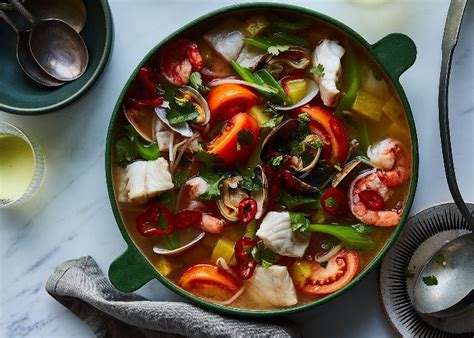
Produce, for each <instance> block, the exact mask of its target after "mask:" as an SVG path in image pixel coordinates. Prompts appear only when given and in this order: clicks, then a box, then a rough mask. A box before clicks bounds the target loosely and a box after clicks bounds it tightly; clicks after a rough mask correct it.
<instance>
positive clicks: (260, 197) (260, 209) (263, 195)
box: [250, 165, 269, 219]
mask: <svg viewBox="0 0 474 338" xmlns="http://www.w3.org/2000/svg"><path fill="white" fill-rule="evenodd" d="M254 172H255V176H257V177H258V178H260V180H261V181H262V190H258V191H252V192H250V197H252V198H253V199H254V200H255V202H257V214H256V215H255V219H260V218H261V217H262V215H263V214H264V213H265V211H266V210H267V206H268V201H269V196H268V193H269V192H268V188H269V187H268V180H267V177H266V176H265V172H264V170H263V168H262V167H261V166H260V165H258V166H257V167H256V168H255V171H254Z"/></svg>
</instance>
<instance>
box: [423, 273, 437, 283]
mask: <svg viewBox="0 0 474 338" xmlns="http://www.w3.org/2000/svg"><path fill="white" fill-rule="evenodd" d="M421 279H422V280H423V283H425V285H426V286H434V285H438V279H437V278H436V276H435V275H431V276H424V277H421Z"/></svg>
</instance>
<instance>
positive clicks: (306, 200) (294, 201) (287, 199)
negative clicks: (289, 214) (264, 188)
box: [278, 191, 319, 209]
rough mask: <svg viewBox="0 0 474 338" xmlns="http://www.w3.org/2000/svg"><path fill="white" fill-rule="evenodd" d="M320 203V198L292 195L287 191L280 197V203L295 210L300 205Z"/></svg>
mask: <svg viewBox="0 0 474 338" xmlns="http://www.w3.org/2000/svg"><path fill="white" fill-rule="evenodd" d="M317 202H319V198H318V197H311V196H303V195H290V194H289V193H287V192H286V191H283V192H282V193H281V194H280V195H279V196H278V203H280V204H282V205H284V206H285V207H287V208H288V209H293V208H295V207H298V206H300V205H308V204H314V203H317Z"/></svg>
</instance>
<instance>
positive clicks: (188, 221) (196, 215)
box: [174, 210, 202, 229]
mask: <svg viewBox="0 0 474 338" xmlns="http://www.w3.org/2000/svg"><path fill="white" fill-rule="evenodd" d="M201 220H202V213H201V212H199V211H196V210H183V211H180V212H179V213H178V214H176V216H175V219H174V222H175V226H176V228H178V229H186V228H189V227H191V226H199V225H201Z"/></svg>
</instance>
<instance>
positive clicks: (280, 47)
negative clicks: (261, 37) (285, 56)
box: [267, 45, 290, 56]
mask: <svg viewBox="0 0 474 338" xmlns="http://www.w3.org/2000/svg"><path fill="white" fill-rule="evenodd" d="M289 48H290V46H288V45H276V46H270V47H268V48H267V51H268V52H269V53H270V54H272V55H274V56H277V55H278V54H280V53H281V52H286V51H287V50H288V49H289Z"/></svg>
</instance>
